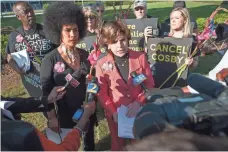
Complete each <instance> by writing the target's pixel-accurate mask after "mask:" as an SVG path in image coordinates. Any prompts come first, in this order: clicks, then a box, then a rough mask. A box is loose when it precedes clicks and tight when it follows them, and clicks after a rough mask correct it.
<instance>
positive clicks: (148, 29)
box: [144, 26, 152, 38]
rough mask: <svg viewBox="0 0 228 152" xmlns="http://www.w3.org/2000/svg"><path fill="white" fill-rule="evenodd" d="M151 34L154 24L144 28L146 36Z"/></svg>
mask: <svg viewBox="0 0 228 152" xmlns="http://www.w3.org/2000/svg"><path fill="white" fill-rule="evenodd" d="M149 36H152V26H147V27H146V28H145V29H144V37H145V38H146V37H149Z"/></svg>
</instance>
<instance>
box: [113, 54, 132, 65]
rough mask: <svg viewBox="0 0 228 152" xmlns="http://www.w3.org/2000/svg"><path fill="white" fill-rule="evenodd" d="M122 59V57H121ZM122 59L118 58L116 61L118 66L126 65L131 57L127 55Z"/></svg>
mask: <svg viewBox="0 0 228 152" xmlns="http://www.w3.org/2000/svg"><path fill="white" fill-rule="evenodd" d="M120 59H121V58H120ZM120 59H118V62H116V61H115V62H116V65H117V66H118V67H124V66H125V65H126V63H128V59H129V57H128V55H127V56H126V57H124V58H122V59H121V60H120Z"/></svg>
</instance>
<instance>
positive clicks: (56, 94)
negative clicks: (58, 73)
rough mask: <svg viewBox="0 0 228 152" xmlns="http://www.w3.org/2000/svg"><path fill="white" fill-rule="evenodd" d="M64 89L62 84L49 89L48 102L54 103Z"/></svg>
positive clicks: (62, 93)
mask: <svg viewBox="0 0 228 152" xmlns="http://www.w3.org/2000/svg"><path fill="white" fill-rule="evenodd" d="M64 89H65V88H64V87H62V86H57V87H54V88H53V89H52V90H51V93H50V94H49V95H48V103H54V102H56V101H57V100H59V99H61V98H62V97H63V96H64V95H65V93H66V90H64Z"/></svg>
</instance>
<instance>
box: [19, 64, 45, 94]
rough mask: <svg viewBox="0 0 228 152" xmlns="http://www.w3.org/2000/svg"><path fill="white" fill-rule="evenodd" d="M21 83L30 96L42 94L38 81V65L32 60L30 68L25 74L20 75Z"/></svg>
mask: <svg viewBox="0 0 228 152" xmlns="http://www.w3.org/2000/svg"><path fill="white" fill-rule="evenodd" d="M21 80H22V84H23V85H24V88H25V89H26V90H27V93H28V94H29V95H30V96H31V97H40V96H42V88H41V83H40V65H39V64H38V63H35V62H32V63H31V69H30V70H29V71H28V72H26V74H23V75H21Z"/></svg>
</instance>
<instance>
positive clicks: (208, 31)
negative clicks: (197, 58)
mask: <svg viewBox="0 0 228 152" xmlns="http://www.w3.org/2000/svg"><path fill="white" fill-rule="evenodd" d="M221 10H222V11H225V12H228V10H227V9H225V8H222V7H221V6H219V7H218V8H217V9H216V10H215V11H214V12H212V14H211V15H210V17H209V18H208V19H207V20H206V24H205V28H204V29H203V31H202V32H201V33H200V34H198V35H197V41H198V44H199V48H203V49H202V54H203V55H205V54H206V53H208V52H210V51H209V50H216V51H218V50H222V49H224V48H226V47H227V43H228V39H227V38H224V39H219V38H218V37H219V36H218V34H220V33H218V30H216V29H217V27H218V26H217V25H215V22H214V17H215V15H216V14H217V13H218V12H219V11H221ZM226 22H227V21H225V22H224V24H226ZM221 32H222V31H221ZM221 34H223V33H221ZM209 48H210V49H209ZM212 48H213V49H212Z"/></svg>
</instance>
